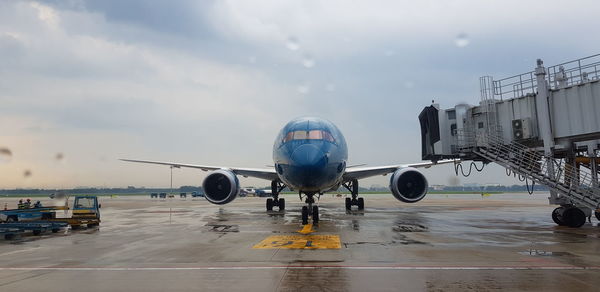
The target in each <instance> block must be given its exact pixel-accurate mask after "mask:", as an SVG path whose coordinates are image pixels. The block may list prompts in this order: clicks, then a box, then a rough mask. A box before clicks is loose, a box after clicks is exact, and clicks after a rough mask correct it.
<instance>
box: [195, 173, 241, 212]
mask: <svg viewBox="0 0 600 292" xmlns="http://www.w3.org/2000/svg"><path fill="white" fill-rule="evenodd" d="M202 188H203V189H204V197H205V198H206V200H208V201H209V202H211V203H213V204H218V205H223V204H227V203H229V202H231V201H233V199H235V198H236V197H237V195H238V194H239V193H240V182H239V180H238V178H237V176H236V175H235V173H233V172H232V171H230V170H226V169H219V170H215V171H213V172H212V173H211V174H209V175H208V176H207V177H206V178H205V179H204V181H203V182H202Z"/></svg>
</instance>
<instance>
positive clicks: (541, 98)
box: [535, 59, 565, 204]
mask: <svg viewBox="0 0 600 292" xmlns="http://www.w3.org/2000/svg"><path fill="white" fill-rule="evenodd" d="M535 77H536V82H537V89H538V92H537V94H536V96H535V107H536V113H537V120H538V128H539V134H540V137H541V138H542V140H543V141H544V154H545V155H546V157H554V135H553V134H552V123H551V120H550V106H549V104H548V100H549V91H548V83H546V68H545V67H544V62H543V61H542V59H538V60H537V67H536V68H535ZM547 165H548V175H549V176H551V177H552V179H554V178H555V176H556V172H555V169H554V164H553V163H552V162H551V161H548V162H547ZM548 199H549V200H550V204H562V203H565V202H563V201H564V200H561V198H560V197H559V196H558V193H557V192H556V191H553V190H551V191H550V198H548Z"/></svg>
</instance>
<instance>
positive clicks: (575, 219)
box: [552, 206, 586, 228]
mask: <svg viewBox="0 0 600 292" xmlns="http://www.w3.org/2000/svg"><path fill="white" fill-rule="evenodd" d="M585 219H586V216H585V213H584V212H583V211H582V210H581V209H579V208H577V207H573V206H566V207H558V208H556V209H554V211H552V220H554V222H555V223H556V224H558V225H560V226H569V227H573V228H578V227H581V226H583V224H585Z"/></svg>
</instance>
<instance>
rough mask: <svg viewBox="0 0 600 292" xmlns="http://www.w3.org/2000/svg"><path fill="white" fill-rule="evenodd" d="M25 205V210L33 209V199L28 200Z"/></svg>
mask: <svg viewBox="0 0 600 292" xmlns="http://www.w3.org/2000/svg"><path fill="white" fill-rule="evenodd" d="M23 205H25V209H29V208H31V199H27V202H25V204H23Z"/></svg>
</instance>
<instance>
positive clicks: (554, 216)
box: [552, 207, 565, 226]
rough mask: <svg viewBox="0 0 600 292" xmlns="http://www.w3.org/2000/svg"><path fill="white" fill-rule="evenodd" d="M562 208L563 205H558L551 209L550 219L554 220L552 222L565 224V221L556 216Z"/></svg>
mask: <svg viewBox="0 0 600 292" xmlns="http://www.w3.org/2000/svg"><path fill="white" fill-rule="evenodd" d="M562 208H564V207H558V208H556V209H554V210H553V211H552V221H554V223H556V224H557V225H558V226H564V225H565V223H563V222H562V221H561V220H560V219H559V218H558V213H559V212H561V211H562Z"/></svg>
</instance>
